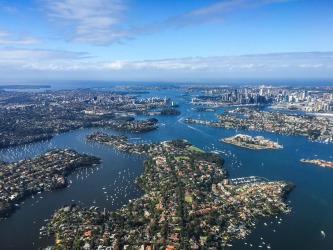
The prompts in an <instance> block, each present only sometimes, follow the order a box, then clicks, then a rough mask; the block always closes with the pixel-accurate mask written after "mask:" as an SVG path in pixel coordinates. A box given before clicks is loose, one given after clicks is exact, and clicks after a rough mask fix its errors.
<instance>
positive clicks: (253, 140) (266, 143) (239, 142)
mask: <svg viewBox="0 0 333 250" xmlns="http://www.w3.org/2000/svg"><path fill="white" fill-rule="evenodd" d="M220 141H222V142H225V143H230V144H233V145H236V146H239V147H244V148H249V149H280V148H283V146H281V145H279V144H278V143H277V142H273V141H270V140H268V139H265V138H264V137H263V136H255V137H252V136H250V135H245V134H238V135H235V136H231V137H229V138H224V139H221V140H220Z"/></svg>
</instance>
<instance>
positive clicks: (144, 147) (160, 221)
mask: <svg viewBox="0 0 333 250" xmlns="http://www.w3.org/2000/svg"><path fill="white" fill-rule="evenodd" d="M87 140H89V141H95V142H97V143H103V144H109V145H112V146H115V147H117V148H118V149H119V150H123V151H126V152H132V153H141V154H145V155H146V156H147V159H146V160H145V161H144V163H143V166H144V172H143V174H141V175H140V176H138V177H137V178H136V181H135V182H136V184H137V185H138V186H140V187H141V188H142V189H143V190H144V191H145V194H144V195H143V196H142V197H139V198H137V199H135V200H129V203H128V204H127V205H125V206H123V207H122V208H121V209H118V210H116V211H106V210H104V211H100V210H99V209H98V208H97V207H95V206H92V207H80V206H78V205H76V204H70V205H66V206H64V207H61V208H60V209H59V210H57V211H56V212H55V213H54V215H53V216H52V218H51V220H50V222H49V224H48V225H47V228H48V233H49V234H54V235H55V246H50V247H49V249H65V248H66V249H81V248H83V249H105V248H110V249H199V248H200V249H210V248H212V249H213V248H214V249H221V248H224V246H225V245H226V244H227V243H229V242H231V241H232V240H233V239H239V238H244V237H245V236H246V235H247V234H249V233H250V231H251V227H252V226H254V225H255V222H256V218H258V217H259V216H270V215H275V214H278V213H286V212H290V208H289V207H288V206H287V205H286V203H285V202H284V200H285V198H286V195H287V194H288V192H289V191H290V190H291V189H292V187H293V185H292V184H291V183H288V182H286V181H258V179H257V178H252V177H251V178H252V179H251V178H250V179H251V180H252V181H250V180H248V181H246V182H244V181H239V182H237V180H235V179H232V180H231V179H230V180H229V179H227V173H226V170H225V169H224V168H223V167H222V165H223V159H222V158H221V157H220V156H219V155H216V154H213V153H207V152H204V151H202V150H200V149H198V148H196V147H194V146H192V145H191V144H190V143H189V142H188V141H186V140H180V139H175V140H169V141H164V142H155V143H148V144H132V143H129V142H128V141H129V140H128V138H127V137H125V136H123V135H108V134H105V133H102V132H96V133H93V134H91V135H88V137H87ZM241 179H242V180H243V179H244V178H241ZM236 183H238V184H236ZM239 183H242V184H239Z"/></svg>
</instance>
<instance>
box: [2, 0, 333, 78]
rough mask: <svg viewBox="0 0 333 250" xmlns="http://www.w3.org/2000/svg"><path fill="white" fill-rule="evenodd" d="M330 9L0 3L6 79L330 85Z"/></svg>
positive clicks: (304, 0) (294, 0) (264, 0)
mask: <svg viewBox="0 0 333 250" xmlns="http://www.w3.org/2000/svg"><path fill="white" fill-rule="evenodd" d="M332 7H333V3H332V2H331V1H324V0H321V1H308V0H251V1H245V0H229V1H214V0H207V1H187V0H186V1H150V0H144V1H134V0H126V1H118V0H109V1H106V0H89V1H88V0H87V1H84V2H82V1H77V0H61V1H57V2H54V1H49V0H28V1H15V2H12V1H1V0H0V13H1V15H0V53H1V55H2V56H1V58H0V66H1V69H0V73H1V77H0V80H1V81H6V80H14V81H15V80H21V81H22V80H23V81H24V80H26V81H28V80H36V79H46V80H110V81H112V80H114V81H116V80H125V81H126V80H129V81H134V80H137V81H149V80H152V81H154V80H160V81H192V80H198V79H202V80H204V79H207V80H212V79H215V80H217V79H235V78H281V79H283V78H321V79H332V78H333V74H332V72H333V71H332V69H333V49H332V41H333V33H332V32H331V28H330V24H331V23H332V21H333V20H332V19H333V17H332V15H331V12H332V11H331V10H332V9H333V8H332Z"/></svg>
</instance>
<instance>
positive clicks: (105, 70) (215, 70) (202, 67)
mask: <svg viewBox="0 0 333 250" xmlns="http://www.w3.org/2000/svg"><path fill="white" fill-rule="evenodd" d="M0 54H1V55H2V57H1V58H0V72H1V71H2V72H4V71H6V73H7V74H8V72H16V71H24V72H30V71H36V70H37V71H39V72H40V73H43V74H48V73H50V72H51V73H52V74H53V75H54V74H58V75H62V74H63V73H66V75H67V76H75V77H77V78H80V77H82V76H83V75H85V76H86V77H89V78H90V79H94V78H98V77H100V76H102V75H103V76H104V77H106V78H107V77H114V76H115V75H117V76H118V77H119V78H122V79H133V78H136V77H146V78H150V77H152V76H154V77H155V78H156V77H160V78H163V79H166V78H168V77H171V78H177V77H184V76H191V77H193V78H196V77H215V78H216V77H223V76H228V77H263V76H266V77H272V76H273V77H288V76H298V77H301V76H312V77H323V76H326V77H333V57H332V56H333V52H303V53H300V52H299V53H275V54H253V55H240V56H215V57H189V58H170V59H161V60H142V61H122V60H116V61H96V58H92V57H89V54H86V53H82V52H70V51H57V50H28V49H0Z"/></svg>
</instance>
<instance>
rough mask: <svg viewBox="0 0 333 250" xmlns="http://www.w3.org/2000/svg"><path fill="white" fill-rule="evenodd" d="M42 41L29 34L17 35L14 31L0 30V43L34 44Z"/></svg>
mask: <svg viewBox="0 0 333 250" xmlns="http://www.w3.org/2000/svg"><path fill="white" fill-rule="evenodd" d="M38 43H40V40H39V39H37V38H35V37H32V36H29V35H17V34H14V33H12V32H8V31H5V30H0V45H3V44H10V45H33V44H38Z"/></svg>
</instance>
